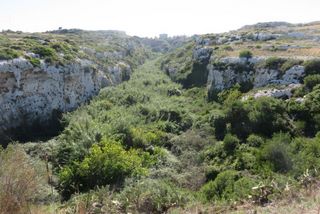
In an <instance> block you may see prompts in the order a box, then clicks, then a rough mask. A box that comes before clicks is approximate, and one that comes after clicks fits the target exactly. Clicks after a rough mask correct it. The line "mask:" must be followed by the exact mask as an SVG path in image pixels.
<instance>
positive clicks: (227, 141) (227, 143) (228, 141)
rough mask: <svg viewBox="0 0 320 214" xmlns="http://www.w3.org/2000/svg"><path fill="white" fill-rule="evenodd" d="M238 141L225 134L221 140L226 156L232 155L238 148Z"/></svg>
mask: <svg viewBox="0 0 320 214" xmlns="http://www.w3.org/2000/svg"><path fill="white" fill-rule="evenodd" d="M239 143H240V140H239V139H238V138H237V137H236V136H234V135H231V134H227V135H226V136H225V137H224V139H223V148H224V150H225V151H226V152H227V154H232V153H233V152H234V150H235V149H236V148H237V147H238V146H239Z"/></svg>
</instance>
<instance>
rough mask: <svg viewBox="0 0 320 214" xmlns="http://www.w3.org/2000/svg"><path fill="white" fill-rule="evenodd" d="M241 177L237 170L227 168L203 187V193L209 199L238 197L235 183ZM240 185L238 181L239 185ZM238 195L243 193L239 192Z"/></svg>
mask: <svg viewBox="0 0 320 214" xmlns="http://www.w3.org/2000/svg"><path fill="white" fill-rule="evenodd" d="M240 177H241V176H240V175H239V173H238V172H237V171H232V170H227V171H224V172H221V173H220V174H219V175H218V176H217V177H216V179H215V180H213V181H210V182H208V183H207V184H205V185H204V186H203V187H202V189H201V193H202V195H203V197H204V199H205V200H208V201H215V200H221V199H224V200H227V199H236V198H237V196H236V195H235V183H236V182H237V180H239V179H240ZM239 185H240V184H239V183H238V184H237V186H239ZM238 190H240V189H238ZM245 191H247V189H246V190H245ZM238 195H242V193H238ZM238 199H239V198H238Z"/></svg>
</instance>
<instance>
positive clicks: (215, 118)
mask: <svg viewBox="0 0 320 214" xmlns="http://www.w3.org/2000/svg"><path fill="white" fill-rule="evenodd" d="M210 123H211V126H213V127H214V133H215V136H216V139H217V140H222V139H223V138H224V136H225V135H226V133H227V124H226V116H225V115H224V114H221V113H220V114H218V113H217V114H214V115H212V116H211V117H210Z"/></svg>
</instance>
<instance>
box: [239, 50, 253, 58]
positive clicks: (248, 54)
mask: <svg viewBox="0 0 320 214" xmlns="http://www.w3.org/2000/svg"><path fill="white" fill-rule="evenodd" d="M252 56H253V54H252V52H251V51H249V50H243V51H241V52H240V53H239V57H240V58H246V59H250V58H252Z"/></svg>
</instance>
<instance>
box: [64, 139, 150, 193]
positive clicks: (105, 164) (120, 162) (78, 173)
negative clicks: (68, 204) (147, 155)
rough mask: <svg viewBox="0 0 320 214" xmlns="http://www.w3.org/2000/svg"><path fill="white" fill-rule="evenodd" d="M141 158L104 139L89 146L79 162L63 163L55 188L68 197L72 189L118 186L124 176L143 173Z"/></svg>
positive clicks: (136, 153)
mask: <svg viewBox="0 0 320 214" xmlns="http://www.w3.org/2000/svg"><path fill="white" fill-rule="evenodd" d="M143 157H144V156H143V155H141V154H139V152H138V151H137V150H132V149H131V150H129V151H126V150H124V149H123V148H122V146H121V145H120V144H119V143H117V142H114V141H110V140H104V141H102V142H101V145H97V144H95V145H93V146H92V148H91V150H90V153H89V154H88V155H87V156H86V157H85V158H84V160H83V161H81V162H79V163H74V164H71V165H67V166H65V167H64V168H63V169H62V170H61V171H60V172H59V190H60V191H61V193H62V195H63V196H64V197H65V198H69V197H70V195H71V194H72V193H74V192H75V191H80V192H83V191H88V190H90V189H92V188H94V187H95V186H105V185H115V184H117V185H119V184H121V183H122V182H123V181H124V179H125V178H126V177H130V176H138V175H145V174H146V172H147V169H146V168H145V166H144V165H143V163H144V160H143Z"/></svg>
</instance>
